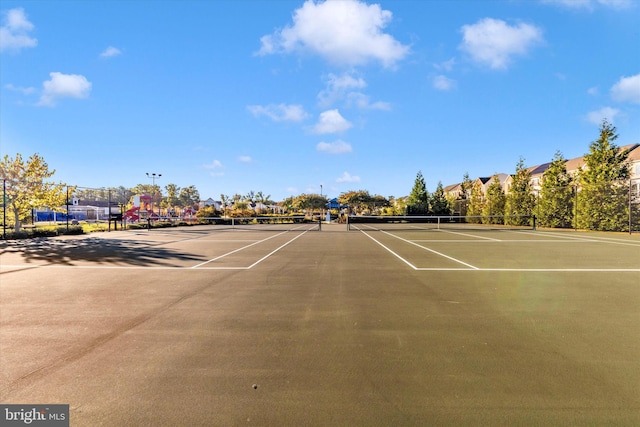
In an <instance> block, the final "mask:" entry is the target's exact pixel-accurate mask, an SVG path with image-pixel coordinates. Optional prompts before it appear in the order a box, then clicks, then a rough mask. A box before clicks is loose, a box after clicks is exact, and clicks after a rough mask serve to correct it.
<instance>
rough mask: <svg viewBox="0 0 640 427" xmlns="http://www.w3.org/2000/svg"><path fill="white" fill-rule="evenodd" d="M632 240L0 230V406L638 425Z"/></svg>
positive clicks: (638, 279) (638, 242)
mask: <svg viewBox="0 0 640 427" xmlns="http://www.w3.org/2000/svg"><path fill="white" fill-rule="evenodd" d="M639 307H640V235H637V234H634V235H632V236H629V235H624V234H611V233H582V232H559V231H522V232H520V231H472V230H440V231H411V230H397V231H393V232H382V231H371V230H366V231H365V230H364V228H363V231H355V230H352V231H349V232H347V231H346V229H345V226H343V225H323V231H321V232H318V231H306V230H305V229H301V230H296V231H279V230H274V231H264V230H256V229H252V228H238V229H235V230H228V229H220V228H216V227H215V226H211V227H209V226H202V227H188V228H187V227H185V228H176V229H154V230H150V231H146V230H140V231H118V232H111V233H100V234H91V235H87V236H76V237H61V238H53V239H36V240H30V241H15V242H0V402H2V403H66V404H69V405H70V414H71V425H80V426H85V425H90V426H99V425H105V426H114V425H115V426H130V425H190V426H193V425H202V426H211V425H216V426H218V425H220V426H231V425H266V426H271V425H273V426H276V425H277V426H281V425H421V426H422V425H451V426H454V425H455V426H459V425H640V357H639V356H640V308H639Z"/></svg>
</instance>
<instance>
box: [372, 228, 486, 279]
mask: <svg viewBox="0 0 640 427" xmlns="http://www.w3.org/2000/svg"><path fill="white" fill-rule="evenodd" d="M380 231H382V232H383V233H384V234H387V235H389V236H391V237H395V238H396V239H400V240H402V241H403V242H406V243H410V244H412V245H414V246H417V247H419V248H422V249H424V250H425V251H429V252H432V253H434V254H436V255H440V256H441V257H444V258H447V259H449V260H451V261H455V262H457V263H458V264H462V265H466V266H467V267H469V268H471V269H473V270H478V267H476V266H474V265H471V264H468V263H466V262H464V261H460V260H459V259H456V258H454V257H450V256H449V255H445V254H443V253H441V252H438V251H434V250H433V249H429V248H427V247H426V246H422V245H419V244H417V243H414V242H412V241H411V240H407V239H404V238H402V237H400V236H396V235H395V234H392V233H388V232H386V231H384V230H380Z"/></svg>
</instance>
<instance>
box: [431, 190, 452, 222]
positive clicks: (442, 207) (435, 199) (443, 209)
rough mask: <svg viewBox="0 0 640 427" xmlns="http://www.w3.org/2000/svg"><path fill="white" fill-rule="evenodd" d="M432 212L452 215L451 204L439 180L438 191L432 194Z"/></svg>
mask: <svg viewBox="0 0 640 427" xmlns="http://www.w3.org/2000/svg"><path fill="white" fill-rule="evenodd" d="M431 212H432V213H433V214H434V215H451V205H450V204H449V200H448V199H447V197H446V196H445V194H444V187H443V186H442V182H438V186H437V187H436V191H435V192H434V193H433V194H432V195H431Z"/></svg>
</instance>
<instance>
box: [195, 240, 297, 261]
mask: <svg viewBox="0 0 640 427" xmlns="http://www.w3.org/2000/svg"><path fill="white" fill-rule="evenodd" d="M284 233H287V231H283V232H282V233H278V234H274V235H273V236H270V237H267V238H266V239H262V240H258V241H256V242H253V243H251V244H250V245H246V246H243V247H241V248H238V249H235V250H233V251H231V252H227V253H226V254H223V255H219V256H217V257H215V258H211V259H210V260H208V261H205V262H201V263H200V264H196V265H194V266H192V267H191V268H199V267H202V266H203V265H206V264H209V263H210V262H213V261H216V260H219V259H220V258H224V257H226V256H228V255H231V254H234V253H236V252H240V251H242V250H244V249H247V248H250V247H251V246H254V245H257V244H259V243H262V242H266V241H267V240H270V239H273V238H274V237H278V236H281V235H283V234H284Z"/></svg>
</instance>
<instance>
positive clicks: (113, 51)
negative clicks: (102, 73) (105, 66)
mask: <svg viewBox="0 0 640 427" xmlns="http://www.w3.org/2000/svg"><path fill="white" fill-rule="evenodd" d="M121 54H122V51H121V50H120V49H118V48H117V47H113V46H109V47H108V48H106V49H105V50H104V51H103V52H102V53H101V54H100V57H101V58H111V57H114V56H118V55H121Z"/></svg>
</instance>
